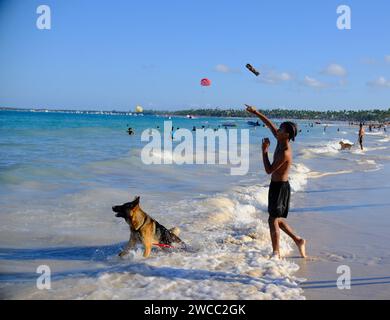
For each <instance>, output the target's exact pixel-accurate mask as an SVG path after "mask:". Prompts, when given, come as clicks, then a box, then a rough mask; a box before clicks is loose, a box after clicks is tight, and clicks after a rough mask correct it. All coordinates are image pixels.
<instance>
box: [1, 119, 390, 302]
mask: <svg viewBox="0 0 390 320" xmlns="http://www.w3.org/2000/svg"><path fill="white" fill-rule="evenodd" d="M168 120H170V121H172V123H173V126H174V128H175V129H176V128H187V129H190V130H191V129H192V128H193V126H196V127H198V128H199V127H201V126H205V127H206V128H207V127H210V128H218V126H222V124H223V123H224V122H232V121H233V122H235V123H236V124H237V128H238V129H249V130H250V135H249V137H250V139H249V145H248V148H249V155H250V157H249V159H250V162H249V163H250V166H249V171H248V173H247V174H245V175H242V176H233V175H231V174H230V169H231V167H232V166H233V165H229V164H227V165H226V164H223V165H210V164H209V165H175V164H172V165H146V164H144V163H143V162H142V161H141V150H142V148H143V147H144V146H145V144H146V142H142V141H141V133H142V132H143V131H144V130H148V129H150V128H152V129H157V127H160V130H161V129H162V128H163V126H164V121H168ZM247 121H248V119H233V120H232V119H222V118H196V119H187V118H179V117H173V118H172V119H168V118H166V117H158V116H137V117H136V116H122V115H97V114H66V113H51V112H47V113H43V112H42V113H41V112H11V111H2V112H0V186H1V188H0V222H1V223H0V296H1V297H2V298H11V299H304V298H305V295H304V291H303V290H302V289H301V287H300V283H302V282H303V281H304V279H301V278H298V277H297V276H296V272H297V271H298V268H299V267H298V265H297V264H296V263H295V262H294V261H293V260H292V259H289V258H288V257H289V256H291V255H293V250H294V246H293V243H292V241H291V240H290V239H288V238H287V237H285V236H284V235H283V237H282V241H281V245H282V247H281V250H282V254H283V255H285V256H287V258H285V259H281V260H275V259H270V257H269V256H270V254H271V251H272V249H271V244H270V239H269V230H268V226H267V218H268V216H267V194H268V184H269V177H268V176H267V175H266V174H265V173H264V170H263V165H262V160H261V139H262V138H264V137H266V136H268V137H269V136H270V133H269V131H268V130H267V129H266V128H263V127H257V128H253V127H249V126H248V125H247ZM280 121H282V120H279V121H277V122H280ZM308 123H309V122H308V121H298V124H299V127H300V129H301V130H302V132H301V133H300V134H299V136H298V137H297V141H296V142H295V143H293V149H294V166H293V168H292V171H291V175H290V183H291V185H292V189H293V196H292V203H291V205H292V209H293V208H294V204H295V202H294V193H297V192H302V191H303V190H305V187H306V185H307V183H308V181H309V180H310V179H321V178H322V177H327V176H334V179H337V178H338V177H342V176H343V177H345V175H354V174H355V175H357V174H359V173H361V172H369V171H379V170H381V169H382V167H383V166H384V165H385V164H386V163H388V162H389V160H390V152H389V150H390V148H389V147H390V144H389V142H390V136H389V135H387V134H386V133H385V132H383V131H381V132H379V131H375V132H372V133H367V136H366V139H365V144H366V148H365V150H364V151H361V150H360V149H358V148H357V147H353V148H352V150H351V151H340V150H339V149H340V148H339V144H338V143H339V141H340V140H343V141H344V142H350V143H356V140H357V130H358V129H357V127H352V126H349V125H348V124H346V123H328V127H327V128H326V131H324V126H323V125H315V127H314V128H311V127H309V126H308ZM127 126H131V127H132V128H134V130H135V135H133V136H129V135H128V134H127V133H126V129H127ZM337 129H339V131H338V130H337ZM220 130H224V129H220ZM271 141H272V142H271V150H273V148H274V146H275V144H276V143H275V140H272V139H271ZM174 144H175V143H174ZM158 156H160V157H162V158H164V159H165V158H166V157H168V158H169V157H172V154H171V153H170V151H166V152H165V153H164V152H162V153H161V154H159V155H158ZM135 195H140V196H141V207H142V208H143V209H144V210H145V211H146V212H147V213H149V214H150V215H151V216H152V217H154V218H155V219H156V220H158V221H159V222H160V223H161V224H163V225H164V226H166V227H169V228H171V227H173V226H177V227H179V228H180V229H181V235H180V237H181V238H182V239H183V240H184V241H185V242H186V243H187V244H188V246H189V250H186V251H181V250H175V249H172V250H169V251H168V252H167V251H162V250H160V249H158V248H154V249H153V252H152V255H151V257H150V258H148V259H144V258H143V257H142V253H143V250H142V247H138V248H136V250H133V251H131V252H130V254H129V255H128V256H127V257H125V258H124V259H120V258H119V257H118V256H117V254H118V252H119V251H120V249H121V248H122V247H123V246H124V245H125V244H126V242H127V240H128V237H129V229H128V226H127V225H126V224H125V222H124V221H123V220H122V219H118V218H115V217H114V213H113V212H112V210H111V207H112V206H113V205H117V204H122V203H124V202H127V201H130V200H132V199H133V198H134V196H135ZM356 196H357V197H358V195H356ZM290 214H299V212H294V210H292V212H291V213H290ZM40 265H47V266H49V267H50V269H51V280H52V282H51V289H50V290H39V289H38V288H37V286H36V281H37V278H38V276H39V274H37V273H36V270H37V267H38V266H40Z"/></svg>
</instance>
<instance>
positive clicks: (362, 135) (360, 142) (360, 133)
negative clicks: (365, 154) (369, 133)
mask: <svg viewBox="0 0 390 320" xmlns="http://www.w3.org/2000/svg"><path fill="white" fill-rule="evenodd" d="M359 127H360V128H359V140H358V141H359V144H360V149H362V150H363V137H364V135H365V132H364V127H363V123H361V122H360V125H359Z"/></svg>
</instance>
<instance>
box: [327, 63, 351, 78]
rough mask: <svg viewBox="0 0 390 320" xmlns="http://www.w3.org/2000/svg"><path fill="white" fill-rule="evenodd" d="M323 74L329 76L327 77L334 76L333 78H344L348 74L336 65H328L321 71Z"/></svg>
mask: <svg viewBox="0 0 390 320" xmlns="http://www.w3.org/2000/svg"><path fill="white" fill-rule="evenodd" d="M322 73H323V74H326V75H329V76H335V77H346V76H347V74H348V72H347V70H346V69H345V68H344V67H343V66H341V65H339V64H337V63H331V64H329V65H328V66H327V67H326V68H325V69H324V70H323V71H322Z"/></svg>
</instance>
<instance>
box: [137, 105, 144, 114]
mask: <svg viewBox="0 0 390 320" xmlns="http://www.w3.org/2000/svg"><path fill="white" fill-rule="evenodd" d="M135 112H137V113H141V112H144V108H142V107H141V106H136V107H135Z"/></svg>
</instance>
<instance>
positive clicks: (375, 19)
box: [0, 0, 390, 110]
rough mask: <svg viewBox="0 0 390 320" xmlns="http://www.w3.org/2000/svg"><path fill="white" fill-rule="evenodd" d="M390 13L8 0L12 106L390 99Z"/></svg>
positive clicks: (289, 5)
mask: <svg viewBox="0 0 390 320" xmlns="http://www.w3.org/2000/svg"><path fill="white" fill-rule="evenodd" d="M42 4H44V5H48V6H49V7H50V10H51V29H50V30H40V29H38V28H37V25H36V22H37V19H38V18H39V16H40V14H37V8H38V6H39V5H42ZM339 5H348V6H349V7H350V9H351V29H350V30H340V29H338V28H337V25H336V22H337V19H338V17H339V16H340V15H338V14H337V12H336V10H337V7H338V6H339ZM389 15H390V1H388V0H376V1H361V0H350V1H344V0H339V1H334V0H321V1H320V0H316V1H313V0H299V1H287V0H284V1H281V0H273V1H262V0H253V1H249V0H240V1H238V0H234V1H232V0H212V1H211V0H196V1H194V0H185V1H184V0H180V1H176V0H166V1H161V0H142V1H133V0H111V1H108V0H99V1H96V0H83V1H79V0H39V1H35V0H0V106H3V107H18V108H41V107H42V108H51V109H61V108H66V109H94V110H114V109H115V110H133V109H134V108H135V106H136V105H141V106H143V107H144V108H145V109H155V110H177V109H187V108H199V107H209V108H214V107H220V108H228V107H232V108H241V107H243V104H244V103H247V104H252V105H255V106H258V107H260V108H264V109H271V108H279V107H280V108H292V109H311V110H327V109H332V110H344V109H374V108H380V109H385V108H386V109H387V108H390V19H389ZM247 63H250V64H252V65H253V66H254V67H255V68H256V69H257V70H258V71H260V73H261V74H260V76H259V77H256V76H254V75H253V74H252V73H250V72H249V71H248V70H246V68H245V65H246V64H247ZM202 78H208V79H210V80H211V82H212V85H211V86H210V87H201V86H200V80H201V79H202Z"/></svg>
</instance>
